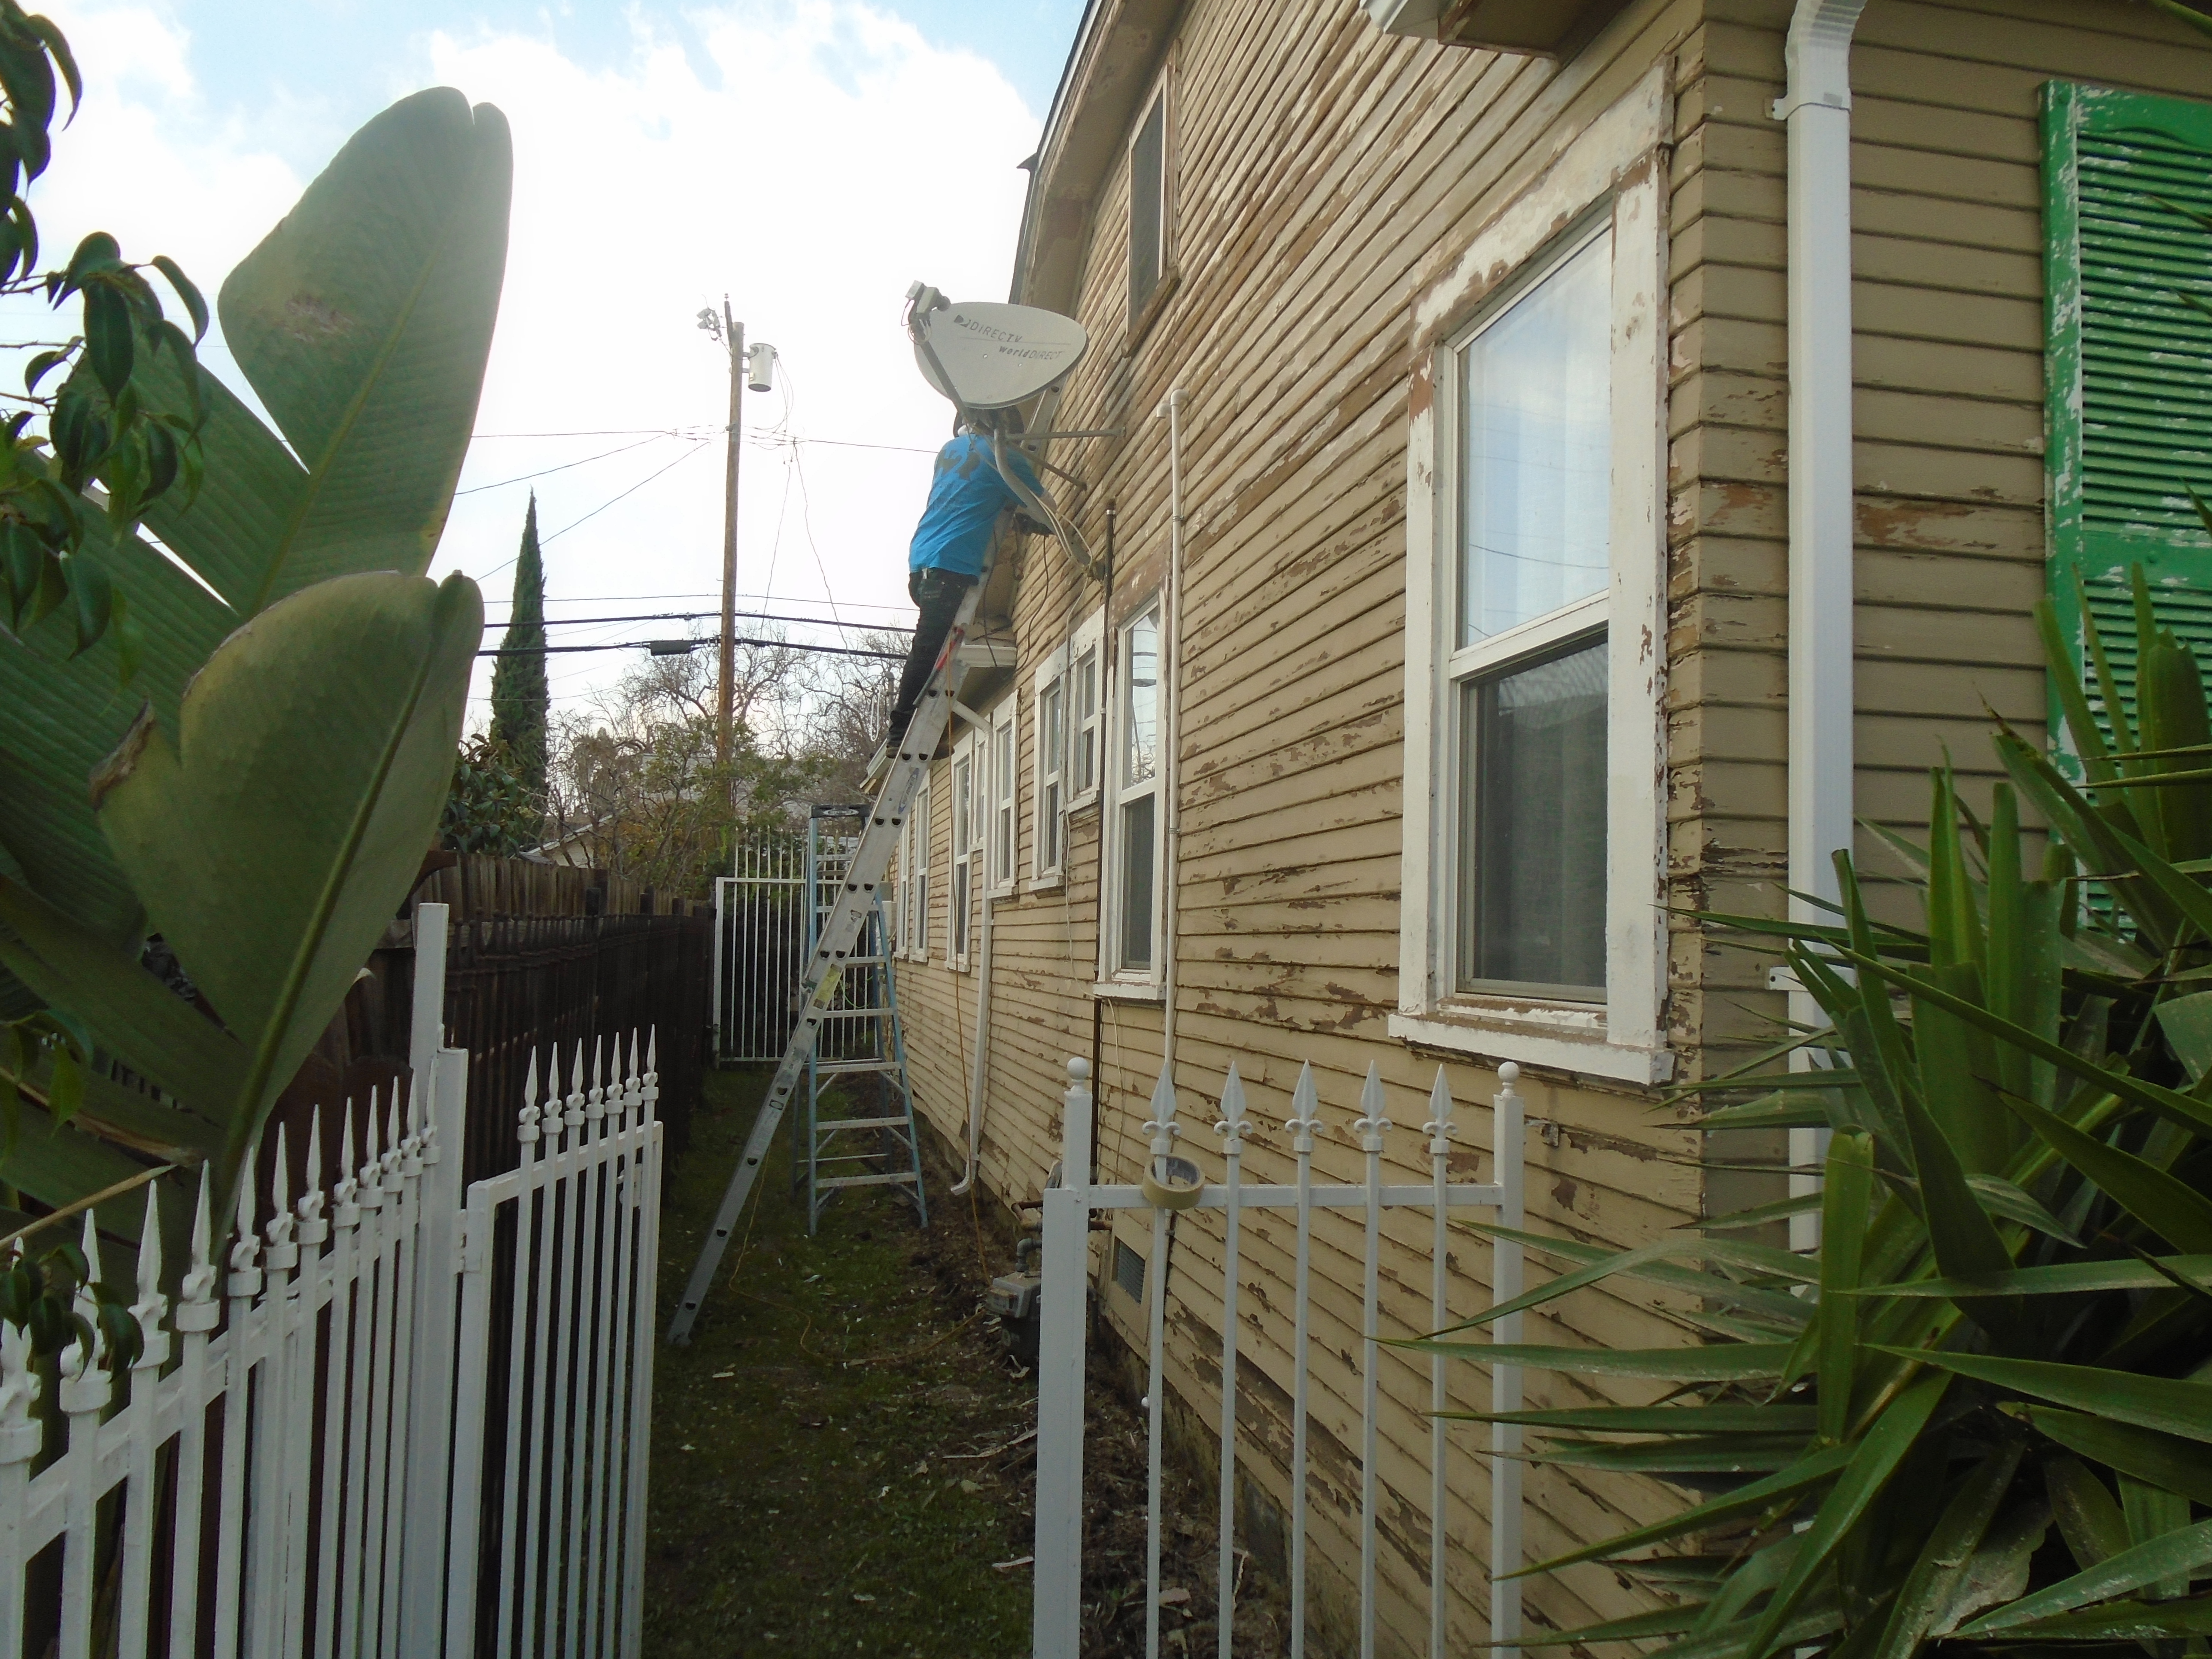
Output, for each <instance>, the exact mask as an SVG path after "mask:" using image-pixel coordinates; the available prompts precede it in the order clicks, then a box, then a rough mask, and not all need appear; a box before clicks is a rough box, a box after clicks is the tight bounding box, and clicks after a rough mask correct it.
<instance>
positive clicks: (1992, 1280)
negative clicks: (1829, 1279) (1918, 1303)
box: [1858, 1255, 2212, 1302]
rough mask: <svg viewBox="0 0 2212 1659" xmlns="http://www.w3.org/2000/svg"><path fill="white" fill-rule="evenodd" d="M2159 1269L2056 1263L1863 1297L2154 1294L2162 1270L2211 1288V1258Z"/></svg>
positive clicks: (2183, 1259)
mask: <svg viewBox="0 0 2212 1659" xmlns="http://www.w3.org/2000/svg"><path fill="white" fill-rule="evenodd" d="M2154 1260H2155V1261H2157V1262H2158V1264H2159V1267H2163V1268H2166V1269H2167V1270H2169V1271H2171V1272H2172V1273H2178V1274H2179V1275H2180V1276H2181V1277H2182V1278H2183V1279H2189V1280H2193V1281H2195V1282H2197V1283H2198V1284H2202V1285H2207V1286H2212V1255H2162V1256H2158V1257H2156V1258H2154ZM2159 1267H2150V1266H2148V1264H2146V1263H2144V1262H2142V1261H2133V1260H2130V1261H2057V1262H2053V1263H2052V1264H2051V1266H2049V1267H2015V1268H2014V1269H2013V1270H2012V1271H2011V1272H2009V1273H1991V1274H1989V1275H1987V1276H1986V1277H1984V1278H1978V1279H1905V1280H1901V1281H1899V1283H1897V1284H1894V1285H1866V1286H1865V1287H1863V1289H1862V1290H1860V1291H1859V1292H1858V1294H1859V1295H1861V1296H1883V1297H1924V1298H1930V1299H1938V1300H1942V1301H1947V1302H1948V1301H1956V1300H1957V1299H1958V1298H1960V1297H1968V1296H2085V1295H2093V1294H2094V1293H2096V1292H2098V1291H2155V1290H2162V1289H2164V1288H2166V1286H2167V1285H2171V1284H2172V1282H2173V1281H2172V1279H2169V1278H2167V1277H2166V1273H2161V1272H2160V1271H2159Z"/></svg>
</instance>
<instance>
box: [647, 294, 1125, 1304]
mask: <svg viewBox="0 0 2212 1659" xmlns="http://www.w3.org/2000/svg"><path fill="white" fill-rule="evenodd" d="M907 300H908V311H907V331H908V335H909V336H910V337H911V338H912V339H913V341H914V347H915V362H916V363H917V365H918V366H919V367H920V368H921V371H922V374H923V378H924V379H926V380H928V381H929V383H930V384H931V385H932V386H934V387H936V389H937V390H938V391H939V392H942V393H944V395H945V397H946V398H949V399H950V400H951V403H952V405H953V407H954V408H955V409H956V410H958V411H959V416H960V430H959V432H958V433H957V435H955V436H954V438H953V440H952V441H951V443H949V444H947V445H946V446H945V448H944V450H943V451H942V452H941V453H939V457H938V464H937V473H936V476H935V477H934V478H933V480H932V482H931V486H930V492H929V503H928V505H927V507H925V508H924V510H923V512H922V516H921V525H920V526H918V527H917V528H916V530H915V539H914V544H913V547H912V550H910V552H909V554H908V562H909V565H910V568H911V569H912V571H913V573H914V574H913V579H912V587H911V591H912V592H913V594H914V598H915V604H916V605H919V606H920V607H921V618H920V626H919V627H918V629H916V631H915V642H914V649H913V653H912V655H911V656H910V657H909V659H908V663H907V666H906V672H905V674H904V676H903V677H902V681H901V684H900V690H899V701H898V705H897V708H896V712H895V713H894V714H893V717H892V720H891V728H890V738H889V739H888V740H887V741H886V742H885V744H884V747H883V750H881V751H880V752H879V753H878V755H877V757H876V759H875V761H874V762H873V763H872V764H871V766H870V767H869V785H870V787H872V788H873V787H877V785H878V780H880V789H879V790H878V794H877V798H876V804H875V807H874V810H873V811H872V812H871V813H870V814H869V817H868V825H867V828H866V830H864V831H863V832H862V834H861V836H860V843H859V845H858V846H857V847H856V848H854V852H853V854H852V857H851V859H850V860H849V861H848V864H847V866H846V868H845V871H844V874H843V878H842V880H841V881H840V882H839V883H838V886H837V892H836V897H835V898H834V899H833V900H832V901H831V902H830V903H829V907H828V908H827V912H826V914H824V915H823V918H822V921H821V926H820V928H819V931H818V933H817V937H816V939H815V943H814V947H813V949H812V951H810V952H809V954H808V957H807V961H806V964H805V968H804V969H802V971H801V975H800V981H799V1019H798V1022H797V1024H796V1025H795V1026H794V1027H793V1030H792V1034H791V1046H790V1047H789V1048H787V1049H786V1050H785V1051H784V1056H783V1059H782V1060H781V1063H779V1064H778V1066H776V1071H775V1077H774V1078H772V1079H770V1080H769V1086H768V1092H767V1094H766V1095H765V1096H763V1098H762V1101H761V1108H760V1115H758V1116H757V1118H756V1119H755V1120H754V1121H753V1127H752V1131H751V1133H750V1134H749V1135H748V1136H747V1137H746V1140H745V1146H744V1152H742V1153H740V1154H739V1157H738V1167H737V1168H736V1170H733V1171H732V1173H731V1176H730V1183H729V1186H728V1187H727V1188H726V1189H725V1190H724V1192H723V1194H722V1200H721V1203H720V1206H718V1207H717V1208H716V1210H715V1212H714V1220H713V1222H712V1223H711V1224H710V1225H708V1230H707V1237H706V1240H705V1242H704V1243H702V1245H701V1247H700V1251H699V1259H698V1261H696V1263H694V1264H693V1266H692V1269H691V1275H690V1279H689V1280H688V1281H687V1282H686V1283H685V1285H684V1294H683V1297H682V1298H681V1299H680V1300H679V1301H678V1304H677V1306H676V1312H675V1314H674V1315H673V1316H671V1319H670V1320H669V1322H668V1340H670V1341H671V1342H676V1343H683V1342H688V1341H689V1340H690V1336H691V1328H692V1326H693V1324H694V1323H695V1322H696V1320H697V1319H698V1316H699V1311H700V1309H701V1308H702V1306H703V1305H704V1304H705V1302H706V1299H707V1292H708V1290H709V1289H711V1288H712V1287H713V1285H714V1276H715V1273H716V1271H717V1270H718V1268H719V1267H720V1264H721V1260H722V1254H723V1252H724V1251H725V1250H726V1249H727V1248H728V1246H729V1242H730V1236H731V1234H732V1231H734V1230H735V1228H736V1226H737V1225H738V1217H739V1215H740V1214H742V1213H743V1212H744V1206H745V1200H746V1199H747V1198H748V1197H749V1196H750V1194H751V1192H752V1189H753V1187H754V1184H755V1182H757V1179H758V1177H759V1174H760V1169H761V1164H762V1163H763V1160H764V1159H765V1158H767V1156H768V1150H769V1143H770V1142H771V1141H772V1140H773V1139H774V1138H775V1131H776V1126H777V1125H778V1124H780V1123H781V1121H783V1115H784V1111H785V1109H787V1107H788V1106H789V1105H790V1103H791V1099H792V1096H793V1092H794V1091H796V1089H797V1088H798V1086H799V1082H800V1080H801V1079H802V1078H803V1077H804V1076H805V1074H806V1073H808V1071H809V1069H810V1066H809V1061H810V1060H811V1058H812V1057H813V1054H814V1047H815V1042H816V1039H817V1036H818V1035H819V1034H820V1031H821V1029H822V1024H823V1020H824V1019H825V1018H829V1017H831V1016H832V1014H833V1013H834V1012H835V1010H834V1004H835V1001H836V994H837V987H838V986H839V985H840V984H841V983H842V979H843V975H844V972H845V969H846V968H847V966H848V963H849V964H851V965H852V966H854V967H861V966H865V965H866V963H864V962H862V961H860V960H857V959H856V958H858V957H860V956H861V955H862V954H863V953H862V952H860V951H857V950H856V946H859V945H860V943H861V939H862V928H863V927H864V925H865V924H866V921H867V920H868V919H869V918H870V917H871V916H872V915H875V914H877V904H878V890H879V889H880V886H881V884H882V882H883V878H884V872H885V870H886V869H888V868H889V867H890V860H891V852H892V848H893V847H894V846H895V844H896V840H897V837H898V833H899V830H900V828H901V827H902V825H903V824H904V823H905V822H906V814H907V811H908V809H909V808H910V807H911V806H912V805H913V804H914V798H915V792H916V791H917V790H918V789H920V787H921V781H922V777H923V775H924V774H925V773H927V770H928V769H929V764H930V761H931V759H932V757H934V756H935V754H936V752H937V745H938V744H939V743H940V742H941V741H943V739H944V736H945V727H946V725H947V723H948V721H949V720H950V719H951V713H952V707H953V697H954V693H955V691H956V690H957V684H958V665H959V655H960V646H961V643H962V641H963V640H964V639H965V638H966V637H967V632H968V629H969V628H970V627H972V626H973V625H974V623H975V610H976V605H977V601H978V600H979V599H980V598H981V588H980V586H979V583H980V580H981V576H982V574H983V569H984V561H985V558H986V556H987V553H988V550H989V548H990V544H991V536H992V532H993V530H994V527H995V526H996V525H997V523H998V520H999V515H1000V513H1002V512H1004V511H1005V510H1006V507H1009V506H1015V507H1018V508H1020V509H1021V510H1022V511H1023V512H1024V513H1026V514H1027V515H1028V516H1029V518H1030V519H1031V520H1034V521H1035V525H1036V527H1038V528H1040V529H1042V531H1043V532H1045V533H1047V534H1048V535H1050V536H1051V537H1053V538H1054V540H1055V541H1056V542H1057V543H1058V544H1060V548H1061V550H1063V551H1064V552H1066V555H1067V556H1068V557H1069V558H1071V559H1072V560H1073V562H1075V564H1076V565H1077V566H1078V568H1080V569H1082V570H1083V571H1084V572H1085V574H1097V571H1098V567H1097V565H1096V564H1095V563H1094V562H1093V561H1092V560H1091V556H1090V553H1089V550H1087V549H1086V548H1085V546H1084V544H1083V538H1082V536H1081V534H1080V533H1079V532H1078V531H1077V530H1076V528H1075V527H1074V526H1073V524H1071V523H1070V522H1069V521H1068V520H1067V518H1066V515H1065V514H1063V513H1060V511H1059V509H1058V508H1057V507H1055V506H1054V502H1053V501H1052V498H1051V497H1050V496H1049V495H1047V494H1046V493H1045V492H1044V490H1043V489H1042V487H1040V486H1039V484H1038V483H1037V477H1036V471H1035V470H1034V469H1033V468H1032V467H1031V465H1030V460H1029V459H1028V458H1027V457H1026V456H1024V455H1023V454H1021V453H1020V452H1019V450H1018V447H1017V446H1018V445H1022V446H1029V447H1033V448H1034V447H1037V446H1039V445H1041V444H1042V442H1043V441H1045V440H1046V439H1047V438H1049V437H1051V436H1054V433H1053V432H1052V430H1051V417H1052V411H1053V410H1054V408H1055V407H1056V406H1057V404H1058V403H1059V398H1060V385H1061V383H1062V382H1063V381H1064V380H1066V378H1067V376H1068V374H1070V372H1071V371H1073V368H1074V367H1075V365H1076V362H1078V361H1079V359H1080V358H1081V357H1082V356H1083V353H1084V349H1085V346H1086V345H1087V343H1088V341H1087V338H1086V337H1085V334H1084V331H1083V328H1082V326H1081V325H1079V324H1078V323H1077V322H1075V321H1074V320H1073V319H1072V318H1067V317H1061V316H1059V315H1057V314H1055V313H1051V312H1048V311H1041V310H1038V309H1036V307H1030V306H1019V305H1000V304H995V303H969V304H964V305H959V306H955V305H953V304H951V302H950V301H947V300H946V299H945V296H944V295H941V294H939V292H938V291H937V290H936V289H932V288H926V287H924V286H923V285H922V284H921V283H915V285H914V287H913V288H912V289H909V290H908V295H907ZM1020 404H1030V405H1031V407H1032V410H1033V412H1032V414H1031V415H1030V419H1029V421H1028V422H1027V424H1026V426H1025V425H1024V422H1022V419H1021V416H1020V415H1019V414H1018V411H1017V405H1020ZM1085 435H1086V436H1097V435H1098V434H1085Z"/></svg>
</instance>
